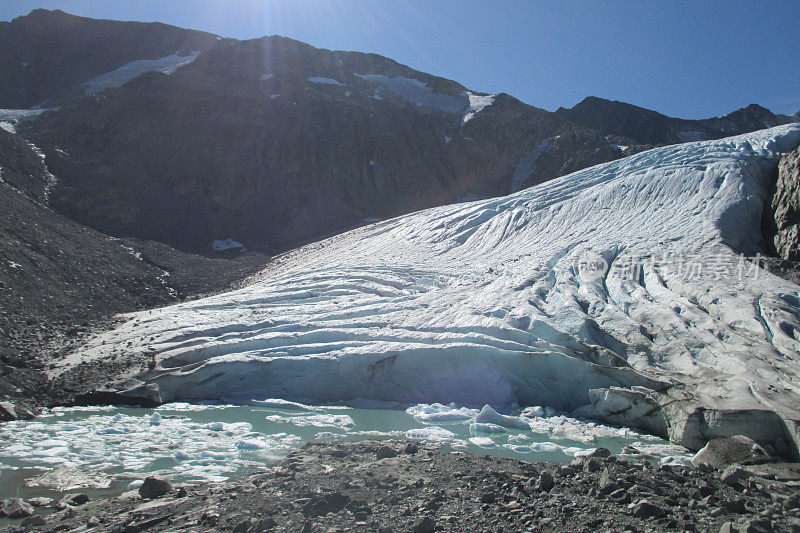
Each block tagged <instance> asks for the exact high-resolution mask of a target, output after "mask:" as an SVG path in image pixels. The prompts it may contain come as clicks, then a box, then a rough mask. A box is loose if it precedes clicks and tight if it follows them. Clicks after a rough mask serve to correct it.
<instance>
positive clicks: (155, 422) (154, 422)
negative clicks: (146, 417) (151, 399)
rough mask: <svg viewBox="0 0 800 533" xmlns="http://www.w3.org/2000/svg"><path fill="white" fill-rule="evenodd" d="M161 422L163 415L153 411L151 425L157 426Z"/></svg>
mask: <svg viewBox="0 0 800 533" xmlns="http://www.w3.org/2000/svg"><path fill="white" fill-rule="evenodd" d="M159 424H161V415H160V414H158V413H153V414H152V415H151V416H150V425H151V426H157V425H159Z"/></svg>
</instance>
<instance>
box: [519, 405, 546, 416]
mask: <svg viewBox="0 0 800 533" xmlns="http://www.w3.org/2000/svg"><path fill="white" fill-rule="evenodd" d="M519 416H521V417H524V418H539V417H543V416H544V407H542V406H540V405H534V406H532V407H526V408H525V409H523V410H522V412H521V413H520V414H519Z"/></svg>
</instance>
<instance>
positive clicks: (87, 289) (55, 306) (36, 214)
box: [0, 130, 266, 416]
mask: <svg viewBox="0 0 800 533" xmlns="http://www.w3.org/2000/svg"><path fill="white" fill-rule="evenodd" d="M53 179H54V178H53V176H52V175H51V174H50V173H49V171H48V169H47V166H46V164H45V162H44V160H43V159H42V157H40V156H39V155H38V154H37V152H36V150H35V148H34V147H33V146H31V145H30V144H29V143H27V142H26V141H24V140H23V139H21V138H20V137H19V136H16V135H12V134H10V133H8V132H6V131H4V130H0V398H3V397H6V398H16V399H25V400H29V399H31V398H38V399H39V401H42V402H45V401H47V402H49V401H52V402H55V401H61V400H62V399H63V398H62V397H60V396H59V394H61V393H66V394H69V392H68V391H69V390H70V388H71V387H72V385H65V386H64V387H61V388H59V390H60V391H61V392H58V391H52V390H50V387H49V386H48V385H47V384H46V382H45V381H44V378H43V377H42V376H41V370H42V369H43V366H44V365H45V364H46V363H48V362H49V352H50V349H51V348H52V345H51V343H52V342H56V343H57V344H59V345H63V344H69V343H71V342H77V341H78V340H79V339H80V337H81V336H82V335H85V334H86V333H87V332H88V330H89V327H90V325H91V323H93V322H94V321H97V320H100V319H104V318H106V317H108V316H111V315H113V314H116V313H118V312H123V311H132V310H135V309H142V308H145V307H152V306H155V305H159V304H164V303H170V302H176V301H178V300H179V299H181V298H185V297H188V296H189V295H192V294H196V293H199V292H202V291H212V290H221V289H224V288H227V287H228V286H230V284H231V283H233V282H236V281H238V280H240V279H243V278H244V277H246V276H247V275H249V274H250V273H253V272H255V271H256V270H258V269H259V268H260V267H261V266H263V265H264V264H265V263H266V258H265V257H264V256H261V255H259V254H243V255H240V256H239V257H237V258H236V259H235V260H224V259H208V258H205V257H200V256H195V255H189V254H184V253H182V252H177V251H176V250H173V249H171V248H169V247H168V246H165V245H163V244H159V243H153V242H144V241H133V240H127V241H121V240H115V239H112V238H109V237H108V236H107V235H104V234H102V233H99V232H97V231H95V230H92V229H89V228H87V227H85V226H81V225H80V224H77V223H75V222H73V221H71V220H69V219H67V218H66V217H64V216H63V215H60V214H58V213H57V212H55V211H53V210H52V209H50V208H48V207H47V205H46V201H47V198H48V194H49V190H50V187H51V186H52V185H53ZM45 352H47V353H48V357H45V356H44V353H45ZM90 370H91V372H92V373H93V374H94V373H97V371H98V370H99V369H90ZM91 380H92V378H90V377H89V376H88V375H84V376H82V377H76V380H75V382H74V386H76V387H78V389H81V388H82V387H84V386H85V384H86V383H88V382H89V381H91ZM82 384H83V385H82ZM16 410H17V411H18V416H19V412H26V411H25V410H24V409H23V408H21V407H20V406H19V405H16Z"/></svg>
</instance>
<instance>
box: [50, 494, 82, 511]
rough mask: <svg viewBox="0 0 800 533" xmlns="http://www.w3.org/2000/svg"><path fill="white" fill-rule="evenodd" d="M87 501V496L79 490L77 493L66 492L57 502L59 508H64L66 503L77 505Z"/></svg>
mask: <svg viewBox="0 0 800 533" xmlns="http://www.w3.org/2000/svg"><path fill="white" fill-rule="evenodd" d="M88 501H89V496H87V495H86V494H83V493H82V492H79V493H77V494H66V495H65V496H64V497H63V498H61V500H59V502H58V504H59V506H60V508H62V509H63V508H65V507H66V506H67V505H70V506H72V507H77V506H79V505H83V504H84V503H86V502H88Z"/></svg>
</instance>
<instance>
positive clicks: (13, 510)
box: [0, 498, 33, 518]
mask: <svg viewBox="0 0 800 533" xmlns="http://www.w3.org/2000/svg"><path fill="white" fill-rule="evenodd" d="M32 514H33V506H32V505H31V504H29V503H27V502H25V500H23V499H21V498H11V499H10V500H5V501H3V505H2V507H0V516H7V517H9V518H25V517H27V516H31V515H32Z"/></svg>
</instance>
